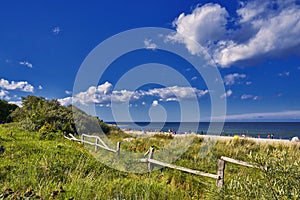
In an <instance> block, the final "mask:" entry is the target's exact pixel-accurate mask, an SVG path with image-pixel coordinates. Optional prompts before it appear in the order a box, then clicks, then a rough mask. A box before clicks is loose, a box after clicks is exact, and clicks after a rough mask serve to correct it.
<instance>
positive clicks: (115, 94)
mask: <svg viewBox="0 0 300 200" xmlns="http://www.w3.org/2000/svg"><path fill="white" fill-rule="evenodd" d="M208 92H209V91H208V90H199V89H196V88H192V87H179V86H172V87H166V88H152V89H149V90H137V91H130V90H125V89H124V90H113V85H112V84H111V83H109V82H105V83H104V84H101V85H98V86H91V87H89V88H88V89H87V90H86V91H84V92H80V93H78V94H75V95H73V97H66V98H62V99H59V102H60V103H61V104H62V105H68V104H71V103H74V104H76V103H79V104H85V105H86V104H91V103H96V104H103V105H105V104H107V103H108V104H110V103H111V102H113V103H125V102H128V101H131V100H132V101H135V100H139V99H141V98H143V97H145V96H149V97H155V98H159V100H160V101H180V100H192V99H197V98H200V97H202V96H204V95H206V94H208ZM142 104H143V105H146V103H144V102H143V103H142Z"/></svg>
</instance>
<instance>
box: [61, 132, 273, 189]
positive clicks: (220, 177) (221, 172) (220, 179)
mask: <svg viewBox="0 0 300 200" xmlns="http://www.w3.org/2000/svg"><path fill="white" fill-rule="evenodd" d="M64 137H65V138H66V139H68V140H72V141H77V142H81V143H82V144H83V145H84V144H89V145H92V146H95V152H97V150H98V148H101V149H104V150H106V151H109V152H112V153H117V154H118V155H119V154H120V150H121V148H120V146H121V143H120V142H118V143H117V149H116V150H115V149H111V148H109V147H108V146H107V145H106V144H105V142H104V141H103V140H102V139H101V138H100V137H99V136H95V135H86V134H82V135H81V139H77V138H76V137H74V136H73V135H72V134H69V137H68V136H64ZM86 138H93V139H95V142H91V141H87V140H85V139H86ZM153 154H154V148H153V147H150V149H149V150H148V151H147V152H146V153H145V154H144V156H145V157H146V156H148V157H147V158H142V159H140V160H139V161H140V162H141V163H147V164H148V170H149V172H151V171H152V170H153V168H154V166H155V165H157V166H162V167H168V168H171V169H175V170H179V171H183V172H187V173H190V174H195V175H199V176H204V177H208V178H213V179H216V185H217V187H220V188H221V187H223V186H224V176H225V162H229V163H233V164H237V165H241V166H245V167H251V168H257V169H262V170H267V168H266V167H263V166H258V165H255V164H251V163H248V162H244V161H241V160H236V159H233V158H228V157H225V156H221V158H220V159H219V160H218V170H217V174H210V173H206V172H201V171H198V170H194V169H189V168H186V167H182V166H177V165H173V164H170V163H165V162H161V161H158V160H155V159H153Z"/></svg>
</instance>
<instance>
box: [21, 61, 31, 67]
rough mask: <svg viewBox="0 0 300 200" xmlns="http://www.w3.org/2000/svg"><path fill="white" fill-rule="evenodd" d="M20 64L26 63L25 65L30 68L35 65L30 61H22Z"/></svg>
mask: <svg viewBox="0 0 300 200" xmlns="http://www.w3.org/2000/svg"><path fill="white" fill-rule="evenodd" d="M19 64H20V65H24V66H26V67H29V68H32V67H33V65H32V64H31V63H30V62H28V61H20V62H19Z"/></svg>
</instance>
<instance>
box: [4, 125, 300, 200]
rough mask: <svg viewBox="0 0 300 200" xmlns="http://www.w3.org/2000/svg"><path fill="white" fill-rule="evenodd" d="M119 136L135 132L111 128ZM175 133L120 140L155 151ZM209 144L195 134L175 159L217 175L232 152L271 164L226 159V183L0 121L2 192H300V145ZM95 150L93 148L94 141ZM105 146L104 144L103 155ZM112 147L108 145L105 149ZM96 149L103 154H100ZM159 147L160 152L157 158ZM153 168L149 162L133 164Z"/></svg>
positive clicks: (143, 195)
mask: <svg viewBox="0 0 300 200" xmlns="http://www.w3.org/2000/svg"><path fill="white" fill-rule="evenodd" d="M111 137H112V140H113V141H115V142H116V141H118V140H123V138H127V137H129V136H128V135H125V136H124V137H123V136H122V134H121V133H118V134H111ZM172 140H173V139H172V137H164V136H160V135H159V136H154V137H152V138H135V139H133V140H132V141H130V142H129V141H122V146H121V155H120V156H124V155H122V151H125V150H126V151H132V152H137V153H145V151H146V150H147V149H148V148H149V147H150V146H152V145H154V146H155V148H156V150H157V151H159V150H160V151H161V150H163V148H164V146H165V145H167V144H169V143H170V142H171V141H172ZM203 145H205V143H204V142H203V139H202V138H198V137H197V138H196V139H195V140H194V143H193V144H192V145H191V146H190V147H189V149H188V151H186V152H185V153H184V154H182V155H181V156H180V158H179V159H178V160H176V162H175V164H177V165H180V166H184V167H189V168H192V169H197V170H200V171H204V172H209V173H213V174H215V173H216V172H217V160H218V159H219V158H220V156H228V157H232V158H236V159H240V160H244V161H248V162H251V163H256V164H260V165H263V166H265V165H266V166H268V170H267V171H263V170H259V169H252V168H247V167H242V166H236V165H234V164H229V163H226V168H225V186H224V187H223V188H222V189H219V188H217V187H216V186H215V180H213V179H209V178H204V177H201V176H196V175H191V174H188V173H184V172H180V171H176V170H173V169H167V168H162V169H160V170H155V171H153V172H152V173H144V174H134V173H126V172H121V171H118V170H115V169H112V168H109V167H107V166H105V165H104V164H102V163H101V162H99V161H98V160H97V159H96V158H97V154H95V153H93V152H92V151H88V149H87V148H85V147H83V146H82V144H79V143H76V142H71V141H68V140H65V139H63V138H61V137H59V136H57V137H55V138H52V140H41V138H40V137H39V135H38V134H37V133H34V132H24V131H20V130H18V128H17V127H16V125H14V124H12V125H1V126H0V146H2V147H3V148H4V152H2V153H0V199H1V196H2V197H7V198H11V199H14V198H15V199H17V198H22V197H26V198H28V197H31V198H40V197H42V198H43V199H51V198H52V199H71V198H75V199H299V198H300V195H299V185H300V181H299V180H300V170H299V169H300V168H299V167H300V166H299V164H300V153H299V152H300V151H299V150H300V147H299V145H280V144H274V145H269V144H260V145H258V144H255V143H254V142H251V141H246V140H243V141H219V142H217V143H216V145H215V146H214V147H213V148H212V149H211V151H210V152H209V153H208V155H207V156H205V157H203V156H201V155H200V154H201V152H200V149H201V147H202V146H203ZM91 150H93V148H91ZM101 152H102V150H101V151H100V150H99V153H100V154H99V155H101ZM102 153H103V154H107V152H102ZM99 155H98V156H99ZM156 155H158V154H155V153H154V158H156V159H159V157H155V156H156ZM134 164H135V165H140V166H141V167H147V166H146V164H143V163H134Z"/></svg>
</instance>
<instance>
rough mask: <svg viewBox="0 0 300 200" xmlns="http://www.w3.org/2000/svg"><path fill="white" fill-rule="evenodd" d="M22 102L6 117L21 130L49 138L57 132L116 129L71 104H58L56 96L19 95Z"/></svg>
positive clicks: (96, 131)
mask: <svg viewBox="0 0 300 200" xmlns="http://www.w3.org/2000/svg"><path fill="white" fill-rule="evenodd" d="M22 105H23V106H22V107H20V108H17V109H16V110H15V111H14V112H13V113H11V115H10V117H11V118H12V119H13V120H14V121H15V122H19V125H20V128H22V129H23V130H27V131H37V132H39V133H40V136H41V137H40V138H41V139H53V137H55V136H57V135H62V134H61V133H72V134H75V133H77V134H82V133H87V134H95V133H96V134H97V133H102V132H104V133H106V134H108V133H109V132H110V131H111V130H112V129H116V128H113V127H111V126H108V125H107V124H105V123H104V122H103V121H100V120H99V119H98V118H97V117H93V116H90V115H88V114H86V113H85V112H84V111H82V110H80V109H79V108H77V107H75V106H68V107H64V106H61V105H60V103H59V102H58V101H57V100H47V99H45V98H43V97H36V96H27V97H23V98H22ZM56 133H58V134H56Z"/></svg>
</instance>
